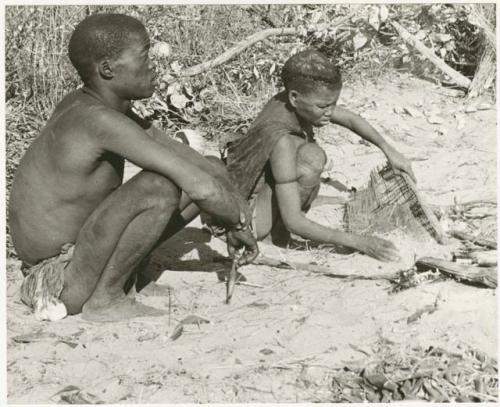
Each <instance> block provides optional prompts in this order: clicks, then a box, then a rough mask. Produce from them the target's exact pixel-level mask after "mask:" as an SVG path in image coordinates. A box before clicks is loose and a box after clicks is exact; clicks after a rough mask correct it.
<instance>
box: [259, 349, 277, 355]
mask: <svg viewBox="0 0 500 407" xmlns="http://www.w3.org/2000/svg"><path fill="white" fill-rule="evenodd" d="M259 352H260V353H262V354H263V355H266V356H267V355H271V354H273V353H274V351H273V350H271V349H269V348H264V349H261V350H260V351H259Z"/></svg>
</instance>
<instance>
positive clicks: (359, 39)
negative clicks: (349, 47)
mask: <svg viewBox="0 0 500 407" xmlns="http://www.w3.org/2000/svg"><path fill="white" fill-rule="evenodd" d="M367 42H368V38H366V37H365V36H364V35H363V34H362V33H360V32H358V33H357V34H356V35H355V36H354V38H353V39H352V43H353V45H354V50H355V51H356V50H358V49H360V48H362V47H363V46H364V45H365V44H366V43H367Z"/></svg>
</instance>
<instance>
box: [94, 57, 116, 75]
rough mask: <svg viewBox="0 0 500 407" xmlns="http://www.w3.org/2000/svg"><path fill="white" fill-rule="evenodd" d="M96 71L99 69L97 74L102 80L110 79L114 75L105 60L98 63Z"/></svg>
mask: <svg viewBox="0 0 500 407" xmlns="http://www.w3.org/2000/svg"><path fill="white" fill-rule="evenodd" d="M98 69H99V74H100V75H101V76H102V77H103V78H104V79H111V78H113V76H114V75H115V74H114V72H113V69H112V68H111V65H110V63H109V61H108V60H107V59H103V60H102V61H100V62H99V63H98Z"/></svg>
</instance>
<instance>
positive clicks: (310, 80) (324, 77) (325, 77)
mask: <svg viewBox="0 0 500 407" xmlns="http://www.w3.org/2000/svg"><path fill="white" fill-rule="evenodd" d="M281 80H282V81H283V84H284V85H285V88H286V90H287V91H290V90H297V91H299V92H304V93H307V92H310V91H314V90H315V89H316V88H317V87H318V86H327V87H329V88H331V89H338V88H340V87H341V86H342V78H341V75H340V70H339V69H338V67H337V66H336V65H335V64H334V63H332V62H331V61H330V60H329V59H328V58H327V57H326V56H325V55H324V54H322V53H321V52H319V51H316V50H315V49H308V50H305V51H301V52H298V53H297V54H295V55H293V56H291V57H290V58H289V59H288V61H286V62H285V65H284V66H283V70H282V71H281Z"/></svg>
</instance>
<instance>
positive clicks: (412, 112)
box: [404, 106, 424, 118]
mask: <svg viewBox="0 0 500 407" xmlns="http://www.w3.org/2000/svg"><path fill="white" fill-rule="evenodd" d="M404 111H405V112H406V113H408V114H409V115H410V116H411V117H415V118H419V117H424V114H423V113H422V112H421V111H420V110H417V109H415V108H413V107H409V106H405V107H404Z"/></svg>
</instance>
